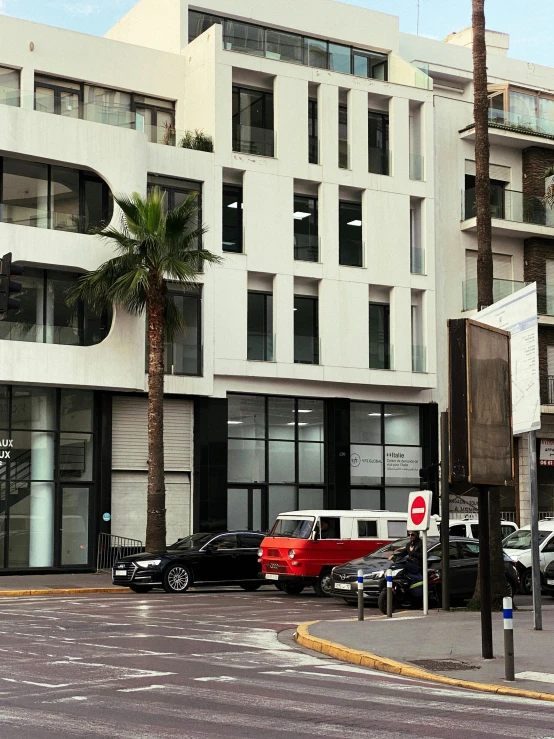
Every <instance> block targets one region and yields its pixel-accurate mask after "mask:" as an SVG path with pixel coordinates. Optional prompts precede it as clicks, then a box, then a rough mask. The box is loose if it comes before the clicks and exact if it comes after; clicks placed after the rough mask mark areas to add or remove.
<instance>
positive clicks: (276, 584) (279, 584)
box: [273, 582, 283, 590]
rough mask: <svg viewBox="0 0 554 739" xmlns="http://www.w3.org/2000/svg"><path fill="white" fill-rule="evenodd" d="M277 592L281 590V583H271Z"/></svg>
mask: <svg viewBox="0 0 554 739" xmlns="http://www.w3.org/2000/svg"><path fill="white" fill-rule="evenodd" d="M273 584H274V585H275V587H276V588H277V590H283V583H282V582H275V583H273Z"/></svg>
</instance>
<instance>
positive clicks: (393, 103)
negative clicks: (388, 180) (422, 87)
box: [389, 97, 410, 180]
mask: <svg viewBox="0 0 554 739" xmlns="http://www.w3.org/2000/svg"><path fill="white" fill-rule="evenodd" d="M389 115H390V131H389V135H390V141H389V148H390V149H391V151H392V175H393V177H401V178H404V179H406V180H407V179H409V174H410V109H409V101H408V100H405V99H404V98H398V97H394V98H391V100H390V107H389Z"/></svg>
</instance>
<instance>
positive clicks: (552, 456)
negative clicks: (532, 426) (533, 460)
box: [539, 439, 554, 467]
mask: <svg viewBox="0 0 554 739" xmlns="http://www.w3.org/2000/svg"><path fill="white" fill-rule="evenodd" d="M539 465H540V466H541V467H554V439H541V451H540V454H539Z"/></svg>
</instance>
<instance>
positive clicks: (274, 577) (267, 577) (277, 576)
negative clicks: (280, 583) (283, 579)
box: [265, 572, 279, 580]
mask: <svg viewBox="0 0 554 739" xmlns="http://www.w3.org/2000/svg"><path fill="white" fill-rule="evenodd" d="M265 579H266V580H278V579H279V575H270V574H269V572H267V573H266V576H265Z"/></svg>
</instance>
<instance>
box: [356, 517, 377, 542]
mask: <svg viewBox="0 0 554 739" xmlns="http://www.w3.org/2000/svg"><path fill="white" fill-rule="evenodd" d="M366 536H377V521H358V538H359V539H363V538H365V537H366Z"/></svg>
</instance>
